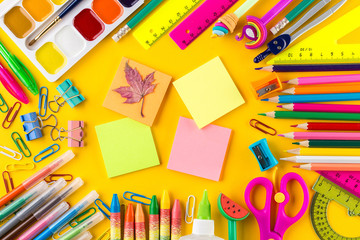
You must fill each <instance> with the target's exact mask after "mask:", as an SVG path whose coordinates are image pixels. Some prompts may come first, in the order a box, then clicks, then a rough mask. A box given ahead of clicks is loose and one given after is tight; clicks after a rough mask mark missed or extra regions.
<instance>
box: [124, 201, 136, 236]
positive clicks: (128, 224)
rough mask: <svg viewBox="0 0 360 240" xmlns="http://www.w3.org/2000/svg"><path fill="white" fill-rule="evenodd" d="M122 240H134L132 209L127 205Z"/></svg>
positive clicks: (131, 206) (130, 205)
mask: <svg viewBox="0 0 360 240" xmlns="http://www.w3.org/2000/svg"><path fill="white" fill-rule="evenodd" d="M124 240H134V208H133V205H132V204H131V203H129V204H128V207H127V209H126V214H125V223H124Z"/></svg>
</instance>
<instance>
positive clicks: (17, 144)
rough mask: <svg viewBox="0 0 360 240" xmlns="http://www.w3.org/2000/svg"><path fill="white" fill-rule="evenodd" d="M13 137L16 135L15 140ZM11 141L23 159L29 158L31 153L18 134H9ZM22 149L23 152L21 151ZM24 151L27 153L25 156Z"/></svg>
mask: <svg viewBox="0 0 360 240" xmlns="http://www.w3.org/2000/svg"><path fill="white" fill-rule="evenodd" d="M14 135H17V136H16V138H14ZM11 139H12V140H13V141H14V143H15V145H16V147H17V148H18V149H19V151H20V152H21V153H22V154H23V155H24V156H25V157H30V156H31V152H30V149H29V148H28V147H27V146H26V144H25V142H24V140H23V139H22V138H21V136H20V134H19V133H18V132H13V133H12V134H11ZM19 142H20V143H21V145H22V147H21V146H20V144H19ZM23 148H24V150H23ZM24 151H27V152H28V153H27V155H26V154H25V152H24Z"/></svg>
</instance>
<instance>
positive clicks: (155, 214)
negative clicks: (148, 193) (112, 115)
mask: <svg viewBox="0 0 360 240" xmlns="http://www.w3.org/2000/svg"><path fill="white" fill-rule="evenodd" d="M159 234H160V232H159V204H158V201H157V199H156V195H154V196H152V199H151V204H150V216H149V239H150V240H159Z"/></svg>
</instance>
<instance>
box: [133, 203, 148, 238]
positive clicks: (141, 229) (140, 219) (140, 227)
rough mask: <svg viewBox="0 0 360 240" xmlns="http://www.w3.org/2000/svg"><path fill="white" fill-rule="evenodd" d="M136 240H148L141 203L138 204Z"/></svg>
mask: <svg viewBox="0 0 360 240" xmlns="http://www.w3.org/2000/svg"><path fill="white" fill-rule="evenodd" d="M135 239H136V240H146V230H145V215H144V211H143V208H142V205H141V203H138V204H136V211H135Z"/></svg>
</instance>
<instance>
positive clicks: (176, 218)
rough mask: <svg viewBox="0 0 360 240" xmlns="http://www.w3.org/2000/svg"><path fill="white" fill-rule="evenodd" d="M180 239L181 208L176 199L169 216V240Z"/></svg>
mask: <svg viewBox="0 0 360 240" xmlns="http://www.w3.org/2000/svg"><path fill="white" fill-rule="evenodd" d="M180 237H181V206H180V201H179V200H178V199H176V200H175V202H174V206H173V209H172V214H171V240H179V239H180Z"/></svg>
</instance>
